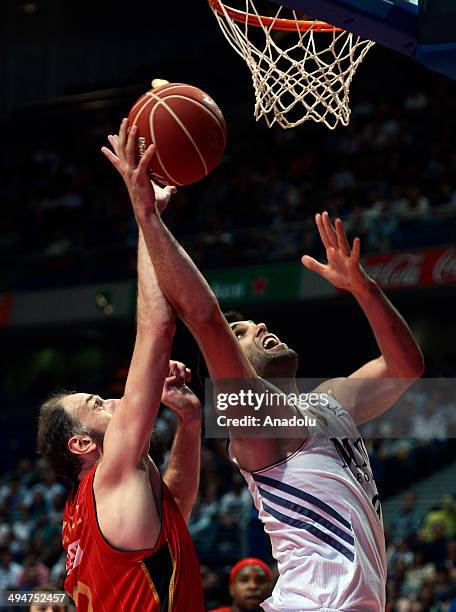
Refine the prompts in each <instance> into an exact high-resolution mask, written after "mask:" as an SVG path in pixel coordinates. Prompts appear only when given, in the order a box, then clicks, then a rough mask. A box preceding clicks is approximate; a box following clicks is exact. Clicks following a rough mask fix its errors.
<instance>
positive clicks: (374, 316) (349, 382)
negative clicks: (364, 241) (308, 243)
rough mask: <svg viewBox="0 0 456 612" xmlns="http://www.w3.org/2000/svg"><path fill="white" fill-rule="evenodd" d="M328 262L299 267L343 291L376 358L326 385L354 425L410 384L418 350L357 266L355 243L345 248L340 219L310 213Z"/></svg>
mask: <svg viewBox="0 0 456 612" xmlns="http://www.w3.org/2000/svg"><path fill="white" fill-rule="evenodd" d="M316 224H317V228H318V231H319V233H320V237H321V240H322V242H323V244H324V246H325V249H326V256H327V260H328V263H327V264H321V263H319V262H318V261H316V260H315V259H313V258H312V257H309V256H308V255H304V257H303V258H302V263H303V264H304V265H305V266H306V267H307V268H308V269H309V270H312V271H313V272H317V273H318V274H320V275H321V276H322V277H323V278H325V279H326V280H327V281H329V282H330V283H332V284H333V285H334V286H336V287H338V288H339V289H344V290H346V291H349V292H350V293H351V294H352V295H353V297H354V298H355V299H356V301H357V302H358V304H359V305H360V307H361V309H362V310H363V312H364V314H365V315H366V317H367V320H368V321H369V324H370V326H371V329H372V331H373V333H374V336H375V339H376V341H377V344H378V347H379V349H380V355H379V357H377V358H376V359H374V360H372V361H369V362H368V363H365V364H364V365H363V366H362V367H360V368H359V369H358V370H356V371H355V372H353V373H352V374H351V375H350V376H349V377H348V378H347V379H334V380H333V381H329V382H330V383H331V384H330V386H331V390H332V392H333V393H334V395H335V396H336V398H337V399H339V400H340V401H341V403H342V404H344V406H345V407H346V408H347V409H350V410H351V411H352V412H353V415H354V418H355V421H356V422H357V423H358V424H360V423H364V422H366V421H369V420H370V419H372V418H374V417H375V416H377V415H379V414H381V413H382V412H385V410H387V409H388V408H389V407H390V406H391V405H392V404H393V403H394V402H395V401H396V400H397V398H398V397H399V396H400V395H401V394H402V393H403V392H404V391H405V389H407V388H408V387H409V386H410V385H411V384H412V383H413V381H415V380H416V379H417V378H419V377H420V376H421V375H422V374H423V370H424V361H423V355H422V353H421V350H420V348H419V346H418V344H417V342H416V340H415V339H414V337H413V335H412V332H411V331H410V328H409V327H408V325H407V323H406V322H405V321H404V319H403V318H402V316H401V315H400V314H399V312H398V311H397V310H396V309H395V308H394V306H393V305H392V304H391V302H390V301H389V300H388V298H387V297H386V295H385V294H384V293H383V291H382V290H381V289H380V287H378V285H377V284H376V283H375V281H373V280H372V279H371V278H370V277H369V276H368V275H367V274H366V272H365V271H364V270H363V268H362V266H361V264H360V241H359V238H355V240H354V242H353V247H352V248H350V246H349V244H348V241H347V238H346V235H345V231H344V228H343V224H342V221H341V220H340V219H336V223H335V226H333V224H332V223H331V221H330V219H329V216H328V213H327V212H324V213H323V214H322V215H320V214H317V215H316Z"/></svg>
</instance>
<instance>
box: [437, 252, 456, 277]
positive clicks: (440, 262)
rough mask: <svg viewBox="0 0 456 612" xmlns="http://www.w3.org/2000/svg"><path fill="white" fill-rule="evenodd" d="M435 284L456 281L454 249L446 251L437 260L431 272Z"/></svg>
mask: <svg viewBox="0 0 456 612" xmlns="http://www.w3.org/2000/svg"><path fill="white" fill-rule="evenodd" d="M432 279H433V281H434V282H435V283H451V282H454V281H456V249H446V251H443V253H442V254H441V255H440V257H439V258H438V259H437V261H436V262H435V264H434V268H433V270H432Z"/></svg>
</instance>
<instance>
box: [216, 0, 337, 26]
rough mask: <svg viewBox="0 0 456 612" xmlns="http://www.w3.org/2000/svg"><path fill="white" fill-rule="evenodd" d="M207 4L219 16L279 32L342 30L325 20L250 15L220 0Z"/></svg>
mask: <svg viewBox="0 0 456 612" xmlns="http://www.w3.org/2000/svg"><path fill="white" fill-rule="evenodd" d="M208 2H209V5H210V6H211V7H212V8H213V9H214V10H215V11H217V13H218V14H219V15H221V16H224V15H225V12H226V14H227V15H228V16H229V17H231V18H232V19H233V20H234V21H237V22H238V23H247V24H248V25H250V26H255V27H261V26H266V27H270V26H271V27H272V29H273V30H280V31H281V32H296V30H299V31H300V32H308V31H309V30H313V31H314V32H343V31H344V30H343V29H342V28H336V26H332V25H330V24H329V23H326V22H325V21H305V20H302V19H279V18H274V17H265V16H263V15H252V14H251V13H246V12H244V11H240V10H238V9H234V8H231V7H230V6H226V5H224V4H222V2H221V1H220V0H208ZM224 9H225V10H224Z"/></svg>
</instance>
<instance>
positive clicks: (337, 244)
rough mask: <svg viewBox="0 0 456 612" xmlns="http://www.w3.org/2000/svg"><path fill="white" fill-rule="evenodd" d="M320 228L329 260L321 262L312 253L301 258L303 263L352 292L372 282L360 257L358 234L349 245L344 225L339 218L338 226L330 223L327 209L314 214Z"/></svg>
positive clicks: (336, 285) (337, 285)
mask: <svg viewBox="0 0 456 612" xmlns="http://www.w3.org/2000/svg"><path fill="white" fill-rule="evenodd" d="M315 222H316V224H317V228H318V232H319V234H320V238H321V240H322V242H323V245H324V247H325V249H326V258H327V260H328V263H327V264H322V263H320V262H319V261H317V260H316V259H314V258H313V257H310V256H309V255H304V256H303V258H302V260H301V261H302V263H303V265H304V266H305V267H306V268H308V269H309V270H312V272H317V274H320V276H322V277H323V278H325V279H326V280H327V281H329V282H330V283H331V284H332V285H334V286H335V287H338V288H339V289H345V290H346V291H350V292H351V293H356V292H357V291H361V290H362V289H364V288H365V287H366V283H368V282H369V277H368V276H367V274H366V272H365V271H364V270H363V268H362V266H361V264H360V261H359V256H360V240H359V238H355V239H354V241H353V245H352V247H351V248H350V246H349V244H348V240H347V236H346V235H345V230H344V226H343V224H342V221H341V220H340V219H336V223H335V226H334V225H333V224H332V223H331V219H330V218H329V215H328V213H327V212H326V211H325V212H324V213H323V214H319V213H318V214H317V215H315Z"/></svg>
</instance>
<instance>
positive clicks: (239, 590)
mask: <svg viewBox="0 0 456 612" xmlns="http://www.w3.org/2000/svg"><path fill="white" fill-rule="evenodd" d="M271 587H272V572H271V569H270V567H269V566H268V565H267V564H266V563H265V562H264V561H262V560H261V559H255V558H254V557H248V558H247V559H242V560H241V561H238V563H236V565H234V566H233V568H232V570H231V572H230V595H231V597H232V598H233V603H232V605H231V606H225V607H223V608H217V609H215V610H210V611H209V612H261V608H260V604H261V602H262V601H264V600H265V599H266V597H267V596H268V595H269V594H270V592H271Z"/></svg>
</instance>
